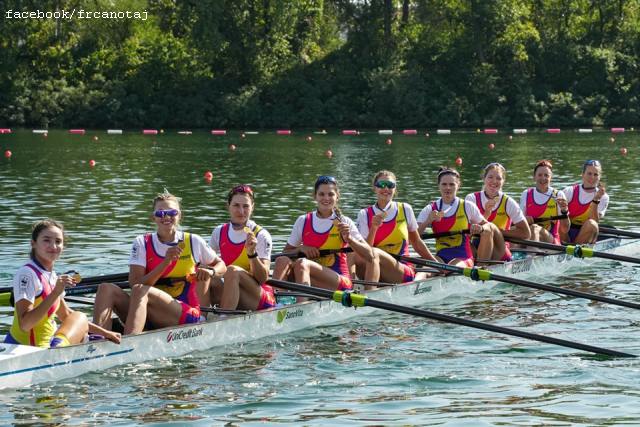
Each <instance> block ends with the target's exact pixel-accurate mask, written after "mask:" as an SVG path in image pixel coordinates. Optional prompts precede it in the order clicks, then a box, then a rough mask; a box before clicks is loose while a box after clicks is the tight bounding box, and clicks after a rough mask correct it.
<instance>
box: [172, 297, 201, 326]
mask: <svg viewBox="0 0 640 427" xmlns="http://www.w3.org/2000/svg"><path fill="white" fill-rule="evenodd" d="M176 301H177V302H178V303H179V304H180V306H182V315H181V316H180V321H179V322H178V325H187V324H189V323H198V322H199V321H200V306H197V307H191V306H190V305H189V304H187V303H186V302H184V301H180V300H176Z"/></svg>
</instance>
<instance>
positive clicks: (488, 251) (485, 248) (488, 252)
mask: <svg viewBox="0 0 640 427" xmlns="http://www.w3.org/2000/svg"><path fill="white" fill-rule="evenodd" d="M482 226H483V227H484V234H483V235H481V236H480V243H479V244H478V250H477V252H476V258H477V259H486V260H489V259H493V258H492V257H493V251H494V242H495V239H494V236H493V235H494V234H495V230H497V231H498V233H500V230H498V227H496V226H495V225H493V224H492V223H487V224H483V225H482Z"/></svg>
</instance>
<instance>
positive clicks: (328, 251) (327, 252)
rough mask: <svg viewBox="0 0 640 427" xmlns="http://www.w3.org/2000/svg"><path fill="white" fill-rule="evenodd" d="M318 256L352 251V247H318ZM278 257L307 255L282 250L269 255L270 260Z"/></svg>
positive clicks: (301, 256)
mask: <svg viewBox="0 0 640 427" xmlns="http://www.w3.org/2000/svg"><path fill="white" fill-rule="evenodd" d="M319 251H320V256H327V255H333V254H339V253H343V252H352V251H353V249H351V248H349V247H346V248H340V249H320V250H319ZM280 257H287V258H306V257H307V256H306V255H305V254H304V252H289V253H287V252H283V253H280V254H273V255H271V261H275V260H276V258H280Z"/></svg>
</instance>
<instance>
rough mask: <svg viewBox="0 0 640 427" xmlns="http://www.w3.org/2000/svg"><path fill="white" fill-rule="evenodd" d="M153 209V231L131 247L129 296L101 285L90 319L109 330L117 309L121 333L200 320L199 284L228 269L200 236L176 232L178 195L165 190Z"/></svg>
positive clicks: (119, 290) (178, 215)
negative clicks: (120, 321)
mask: <svg viewBox="0 0 640 427" xmlns="http://www.w3.org/2000/svg"><path fill="white" fill-rule="evenodd" d="M152 212H153V213H152V214H151V219H152V220H153V222H154V223H155V225H156V227H157V231H156V232H155V233H153V234H146V235H143V236H138V237H136V239H135V240H134V242H133V246H132V249H131V256H130V258H129V283H130V284H131V296H129V294H127V293H126V292H125V291H123V290H122V289H121V288H120V287H118V286H116V285H114V284H111V283H103V284H101V285H100V287H99V288H98V293H97V295H96V303H95V306H94V311H93V313H94V321H95V322H96V323H97V324H99V325H101V326H102V327H104V328H107V329H111V325H112V316H113V312H115V313H116V314H117V315H118V316H119V317H120V318H121V319H126V324H125V328H124V334H125V335H128V334H137V333H140V332H142V330H143V328H144V327H145V326H146V327H147V329H153V328H162V327H166V326H175V325H183V324H188V323H196V322H199V321H200V320H201V318H200V302H199V299H200V298H202V295H204V293H205V291H204V290H203V289H202V288H204V287H206V286H208V282H209V280H210V279H211V277H215V276H218V277H220V276H222V275H223V274H224V273H225V271H226V266H225V265H224V262H222V260H220V258H219V257H218V256H217V255H216V253H215V252H214V251H213V249H211V248H210V247H209V246H208V245H207V244H206V243H205V241H204V240H203V239H202V237H200V236H198V235H196V234H190V233H184V232H182V231H180V230H178V227H179V225H178V223H179V221H180V218H181V217H182V213H181V212H180V202H179V200H178V198H176V197H175V196H173V195H171V194H169V193H168V192H167V191H166V190H165V193H164V194H159V195H158V197H156V198H155V199H154V200H153V211H152ZM194 273H195V275H194ZM197 288H200V290H199V291H198V290H197ZM145 323H146V324H145Z"/></svg>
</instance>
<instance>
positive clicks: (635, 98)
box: [0, 0, 640, 128]
mask: <svg viewBox="0 0 640 427" xmlns="http://www.w3.org/2000/svg"><path fill="white" fill-rule="evenodd" d="M3 3H4V4H6V6H5V8H4V10H3V13H4V15H3V17H2V20H1V21H0V22H1V24H0V88H1V89H0V125H2V126H51V127H73V126H85V127H95V128H111V127H119V128H139V127H145V126H159V127H176V128H184V127H203V128H208V127H211V128H225V127H226V128H244V127H256V128H257V127H261V128H289V127H291V128H301V127H342V126H348V127H359V128H375V127H394V126H395V127H443V126H448V127H476V126H478V127H483V126H495V127H500V126H516V127H518V126H522V127H526V126H534V127H535V126H598V125H606V126H609V125H621V126H625V125H626V126H629V125H633V124H636V123H637V122H638V112H639V110H640V84H639V82H638V79H639V77H640V72H639V71H640V70H639V69H638V67H639V64H638V51H639V48H640V0H459V1H453V0H415V1H414V0H286V1H285V0H118V1H117V2H114V1H111V0H53V1H52V0H48V1H38V0H6V1H4V2H3ZM36 10H39V11H49V12H55V11H62V10H64V11H66V12H67V13H69V12H70V11H72V10H74V11H75V15H74V17H73V18H67V17H64V16H61V17H60V19H56V18H55V17H53V15H52V17H51V18H50V19H46V18H45V19H37V18H36V19H32V18H26V19H25V18H18V17H17V16H16V15H15V13H16V12H20V13H22V12H25V11H26V12H33V11H36ZM81 10H82V11H84V12H85V13H86V14H89V12H94V11H99V12H101V13H102V12H104V13H109V12H115V13H117V12H123V11H130V12H140V13H145V15H144V16H145V17H146V19H136V18H133V17H132V18H121V19H119V18H106V17H99V18H96V17H95V16H93V17H91V18H88V17H87V16H84V17H83V18H80V17H78V12H79V11H81ZM21 16H22V15H21ZM112 16H117V15H112Z"/></svg>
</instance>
